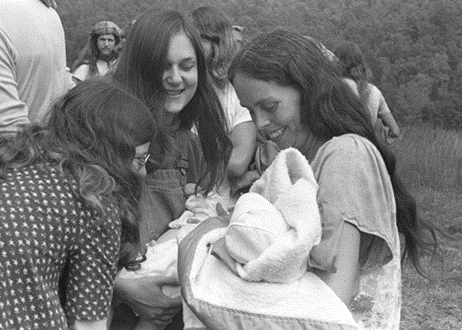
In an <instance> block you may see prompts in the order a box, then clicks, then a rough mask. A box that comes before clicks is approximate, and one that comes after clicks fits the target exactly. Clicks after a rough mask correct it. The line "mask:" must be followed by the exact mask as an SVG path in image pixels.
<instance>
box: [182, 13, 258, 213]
mask: <svg viewBox="0 0 462 330" xmlns="http://www.w3.org/2000/svg"><path fill="white" fill-rule="evenodd" d="M191 17H192V20H193V23H194V25H195V26H196V28H197V29H198V30H199V33H200V36H201V39H202V45H203V46H204V50H205V54H206V56H207V64H208V67H207V68H208V70H209V73H210V76H211V77H212V81H213V85H214V87H215V90H216V92H217V94H218V97H219V98H220V101H221V104H222V106H223V110H224V111H225V114H226V119H227V124H228V131H229V134H230V138H231V142H232V144H233V149H232V152H231V157H230V159H229V164H228V177H229V178H230V181H231V182H233V181H237V180H239V178H240V177H242V176H243V175H244V174H245V173H246V172H247V169H248V167H249V164H250V161H251V160H252V157H253V155H254V152H255V142H256V129H255V125H254V124H253V122H252V118H251V117H250V114H249V111H248V110H247V109H245V108H243V107H242V106H241V105H240V104H239V99H238V98H237V95H236V92H235V91H234V88H233V86H232V85H231V83H230V82H229V80H228V67H229V65H230V64H231V61H232V59H233V57H234V55H235V54H236V53H237V50H238V45H237V40H236V39H235V37H234V33H233V32H234V30H233V25H232V23H231V21H230V19H229V18H228V16H226V14H225V13H224V12H223V11H222V10H221V9H219V8H216V7H213V6H203V7H199V8H197V9H195V10H194V11H193V12H192V13H191ZM224 185H225V187H222V189H221V192H222V193H223V194H225V195H226V194H228V195H229V187H228V184H227V182H225V183H224ZM231 204H232V203H231Z"/></svg>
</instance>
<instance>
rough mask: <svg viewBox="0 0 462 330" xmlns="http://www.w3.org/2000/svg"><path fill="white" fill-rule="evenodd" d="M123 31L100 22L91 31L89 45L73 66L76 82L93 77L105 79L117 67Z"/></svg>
mask: <svg viewBox="0 0 462 330" xmlns="http://www.w3.org/2000/svg"><path fill="white" fill-rule="evenodd" d="M121 36H122V30H121V29H120V28H119V27H118V26H117V24H115V23H113V22H110V21H102V22H98V23H96V24H95V26H93V28H92V29H91V31H90V36H89V38H88V41H87V44H86V45H85V47H84V48H83V50H82V51H81V52H80V54H79V56H78V58H77V60H75V62H74V63H73V64H72V67H71V72H72V76H73V78H74V80H75V81H76V82H79V81H83V80H86V79H88V78H91V77H103V76H105V75H106V74H107V73H108V72H110V70H111V68H112V67H113V66H114V65H115V63H116V60H117V57H118V52H117V51H116V47H117V45H118V44H119V43H120V41H121Z"/></svg>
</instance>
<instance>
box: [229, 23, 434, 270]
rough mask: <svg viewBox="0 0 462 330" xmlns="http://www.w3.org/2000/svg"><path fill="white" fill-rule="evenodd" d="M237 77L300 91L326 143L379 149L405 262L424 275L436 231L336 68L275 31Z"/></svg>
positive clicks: (306, 44)
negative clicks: (343, 140)
mask: <svg viewBox="0 0 462 330" xmlns="http://www.w3.org/2000/svg"><path fill="white" fill-rule="evenodd" d="M236 73H241V74H245V75H248V76H250V77H252V78H255V79H258V80H263V81H272V82H275V83H278V84H280V85H282V86H293V87H295V88H297V89H298V90H299V92H300V94H301V109H302V113H301V121H302V124H303V125H304V126H306V127H307V129H309V130H310V131H311V132H312V133H313V134H314V135H315V136H317V137H319V138H321V139H327V140H328V139H331V138H333V137H335V136H340V135H343V134H347V133H354V134H357V135H360V136H363V137H365V138H367V139H368V140H370V141H371V142H372V143H373V144H374V145H375V146H376V147H377V149H378V150H379V152H380V154H381V155H382V158H383V160H384V162H385V165H386V167H387V170H388V173H389V175H390V178H391V183H392V186H393V191H394V195H395V201H396V207H397V226H398V230H399V232H400V233H402V234H403V235H404V237H405V242H406V244H405V248H404V254H403V260H404V258H409V260H410V261H411V263H412V264H413V266H414V267H415V268H416V270H417V271H418V272H419V273H420V274H422V275H424V273H423V270H422V267H421V264H420V257H421V256H422V253H424V252H425V251H433V252H434V251H435V250H436V248H437V238H436V229H435V228H434V227H433V225H432V224H430V223H428V222H427V221H424V220H423V219H421V218H420V217H419V216H418V214H417V208H416V202H415V200H414V198H413V197H412V195H411V194H410V193H409V191H408V190H407V188H406V187H405V185H404V184H403V183H402V181H401V179H400V178H399V176H398V174H397V173H396V159H395V156H394V154H393V153H392V151H391V150H390V149H389V148H388V147H387V146H385V145H384V144H383V143H381V142H380V141H379V140H378V139H377V138H376V136H375V134H374V128H373V126H372V124H371V122H370V120H369V118H368V115H367V111H366V110H365V109H364V106H363V105H362V103H361V101H360V100H359V99H358V98H357V97H356V96H355V95H354V93H353V92H352V91H351V89H350V88H349V86H348V85H347V84H345V83H343V82H342V80H341V74H340V72H339V70H338V67H336V66H335V65H334V64H332V63H331V62H329V60H328V59H327V58H326V57H325V56H324V55H323V53H322V52H321V51H320V50H319V47H318V46H317V45H316V44H315V43H314V42H312V41H311V40H309V39H307V38H305V37H303V35H301V34H299V33H298V32H296V31H290V30H286V29H276V30H274V31H272V32H270V33H267V34H262V35H260V36H257V37H256V38H255V39H254V40H252V41H251V42H249V43H248V44H247V45H246V46H245V47H244V49H243V50H242V51H241V52H239V53H238V55H237V56H236V57H235V58H234V60H233V62H232V64H231V67H230V69H229V76H230V80H231V81H232V80H233V77H234V76H235V75H236ZM427 234H429V235H427Z"/></svg>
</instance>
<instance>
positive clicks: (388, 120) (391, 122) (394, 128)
mask: <svg viewBox="0 0 462 330" xmlns="http://www.w3.org/2000/svg"><path fill="white" fill-rule="evenodd" d="M380 119H382V121H383V123H384V124H385V126H387V127H388V128H389V129H390V132H389V135H390V136H391V137H393V138H397V137H399V135H400V130H399V127H398V124H397V123H396V121H395V118H393V115H392V114H391V112H387V113H385V114H383V115H381V116H380Z"/></svg>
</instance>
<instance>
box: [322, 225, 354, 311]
mask: <svg viewBox="0 0 462 330" xmlns="http://www.w3.org/2000/svg"><path fill="white" fill-rule="evenodd" d="M360 236H361V235H360V232H359V230H358V229H357V228H356V227H355V226H353V225H352V224H349V223H348V222H345V224H344V228H343V230H342V233H341V237H340V241H339V245H338V251H339V253H338V256H337V258H338V259H337V263H336V266H337V272H335V273H329V272H325V271H321V270H318V269H314V272H315V274H316V275H318V276H319V277H320V278H321V279H322V280H323V281H324V282H325V283H326V284H327V285H328V286H329V287H330V288H331V289H332V290H333V291H334V292H335V293H336V294H337V296H338V297H339V298H340V299H341V300H342V301H343V302H344V303H345V304H346V305H347V306H348V305H349V304H350V302H351V301H352V300H353V299H354V298H355V297H356V295H357V294H358V292H359V270H360V266H359V246H360Z"/></svg>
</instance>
